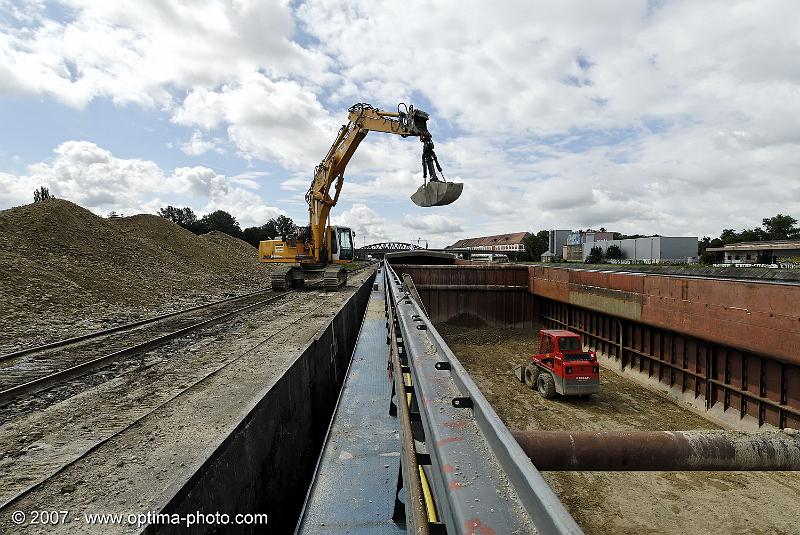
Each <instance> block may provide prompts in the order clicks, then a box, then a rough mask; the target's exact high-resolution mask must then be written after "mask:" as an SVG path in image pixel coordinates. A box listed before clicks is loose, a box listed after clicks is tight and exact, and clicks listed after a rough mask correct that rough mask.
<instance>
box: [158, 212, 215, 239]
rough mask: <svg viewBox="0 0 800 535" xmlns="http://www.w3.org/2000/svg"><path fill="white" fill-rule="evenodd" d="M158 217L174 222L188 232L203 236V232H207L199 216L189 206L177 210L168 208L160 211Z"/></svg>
mask: <svg viewBox="0 0 800 535" xmlns="http://www.w3.org/2000/svg"><path fill="white" fill-rule="evenodd" d="M158 215H159V216H161V217H163V218H164V219H168V220H170V221H172V222H173V223H175V224H176V225H180V226H181V227H183V228H185V229H186V230H189V231H191V232H194V233H195V234H202V233H203V232H207V231H206V230H205V229H204V228H203V227H202V225H201V224H200V222H199V221H198V220H197V216H196V215H195V213H194V212H193V211H192V209H191V208H189V207H188V206H186V207H184V208H175V207H174V206H167V207H165V208H161V209H160V210H159V211H158Z"/></svg>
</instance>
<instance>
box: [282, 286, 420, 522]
mask: <svg viewBox="0 0 800 535" xmlns="http://www.w3.org/2000/svg"><path fill="white" fill-rule="evenodd" d="M375 282H376V284H377V287H378V289H377V290H373V291H372V294H371V295H370V300H369V304H368V305H367V312H366V315H365V317H364V323H363V324H362V325H361V331H360V333H359V335H358V341H357V342H356V348H355V350H354V352H353V359H352V362H351V364H350V370H349V373H348V376H347V379H346V380H345V384H344V387H343V388H342V393H341V396H340V398H339V403H338V406H337V408H336V414H335V415H334V419H333V422H332V425H331V428H330V430H329V432H328V438H327V441H326V443H325V449H324V451H323V453H322V457H321V461H320V463H319V466H318V467H317V473H316V477H315V480H314V483H313V484H312V487H311V490H310V492H309V495H308V498H307V500H306V504H305V507H304V509H303V515H302V518H301V520H300V524H299V526H298V529H297V532H296V533H299V534H332V533H335V534H339V533H348V534H362V533H363V534H396V533H405V532H406V530H405V526H404V525H397V524H395V523H394V522H393V521H392V513H393V511H394V491H395V488H396V482H397V474H398V470H399V467H400V443H399V439H398V436H397V432H398V431H397V418H394V417H391V416H389V392H391V387H392V383H391V377H390V375H389V374H388V373H387V370H386V368H387V363H388V359H389V356H388V355H389V353H388V346H387V345H386V340H387V331H386V319H385V316H384V310H385V309H384V305H385V294H384V287H383V277H382V276H378V277H376V279H375Z"/></svg>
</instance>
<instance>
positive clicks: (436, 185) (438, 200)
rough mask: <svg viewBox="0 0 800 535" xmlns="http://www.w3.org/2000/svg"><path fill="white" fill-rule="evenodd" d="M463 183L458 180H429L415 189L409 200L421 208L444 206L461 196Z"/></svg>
mask: <svg viewBox="0 0 800 535" xmlns="http://www.w3.org/2000/svg"><path fill="white" fill-rule="evenodd" d="M463 189H464V184H461V183H459V182H443V181H436V180H433V181H430V182H428V183H427V184H425V185H422V186H420V187H419V189H417V191H416V192H415V193H414V195H412V196H411V200H412V201H414V204H416V205H417V206H421V207H423V208H429V207H431V206H446V205H448V204H450V203H453V202H455V201H456V199H458V198H459V197H461V191H462V190H463Z"/></svg>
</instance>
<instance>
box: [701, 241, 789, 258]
mask: <svg viewBox="0 0 800 535" xmlns="http://www.w3.org/2000/svg"><path fill="white" fill-rule="evenodd" d="M706 251H709V252H720V253H724V254H725V256H724V258H723V262H725V263H726V264H777V263H782V262H792V263H797V262H796V259H798V258H800V240H774V241H751V242H739V243H729V244H728V245H725V246H723V247H709V248H708V249H706Z"/></svg>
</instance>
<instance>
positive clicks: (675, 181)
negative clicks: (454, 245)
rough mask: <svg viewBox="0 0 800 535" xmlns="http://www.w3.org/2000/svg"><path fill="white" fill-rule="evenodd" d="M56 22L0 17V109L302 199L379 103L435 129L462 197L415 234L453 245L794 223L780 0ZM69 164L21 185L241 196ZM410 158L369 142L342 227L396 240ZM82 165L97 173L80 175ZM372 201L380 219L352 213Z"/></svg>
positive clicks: (37, 12)
mask: <svg viewBox="0 0 800 535" xmlns="http://www.w3.org/2000/svg"><path fill="white" fill-rule="evenodd" d="M0 1H2V0H0ZM0 5H2V6H3V7H5V6H6V4H0ZM66 5H67V6H68V8H69V9H67V10H65V11H67V12H68V13H70V14H69V19H68V20H59V21H56V20H50V19H47V18H46V16H45V10H44V9H43V8H42V7H41V6H40V5H39V4H38V3H36V2H34V3H31V4H30V6H28V7H26V8H25V9H17V8H10V9H7V10H4V11H7V12H8V13H10V15H9V17H10V19H9V20H11V19H13V21H15V24H16V25H10V24H7V25H5V26H2V25H0V92H1V93H4V94H10V93H13V94H35V95H47V96H51V97H52V98H55V99H57V100H59V101H60V102H63V103H65V104H67V105H70V106H76V107H80V106H85V105H86V103H87V102H89V101H90V100H92V99H94V98H109V99H112V100H114V101H115V102H117V103H127V102H134V103H138V104H141V105H144V106H155V107H156V108H158V109H161V110H162V111H161V113H165V114H167V115H169V117H171V119H172V121H173V123H174V124H176V125H180V126H185V127H187V134H186V138H189V136H190V135H191V138H190V139H189V141H187V142H186V143H183V144H181V145H180V147H181V149H182V150H184V151H185V152H187V153H188V154H194V155H198V154H202V153H205V152H207V151H209V150H213V149H214V148H215V147H218V146H219V145H221V144H223V143H231V144H232V146H233V147H235V150H236V151H238V153H239V155H241V156H242V157H244V158H246V159H248V160H255V159H260V160H264V161H267V162H270V163H273V164H278V165H280V166H281V167H283V168H284V170H285V171H286V172H285V174H283V175H278V176H276V178H277V180H279V181H281V187H282V188H284V189H287V190H289V191H296V192H300V193H301V194H302V192H304V191H305V189H306V188H307V187H308V183H309V182H310V179H311V173H312V171H313V168H314V166H315V165H316V164H317V163H318V162H319V160H320V159H321V158H322V156H323V155H324V153H325V152H326V151H327V149H328V147H329V146H330V143H331V142H332V141H333V139H334V137H335V135H336V132H337V130H338V128H339V125H341V124H342V123H343V122H344V121H345V118H346V109H347V107H348V106H349V105H350V104H351V103H353V102H356V101H371V102H373V103H374V104H377V105H381V106H386V107H389V108H393V106H394V103H395V102H397V101H401V100H402V101H406V102H408V101H409V99H410V97H411V96H413V98H414V100H416V101H417V102H415V104H419V105H420V106H421V107H423V108H425V109H427V111H429V112H430V113H431V121H430V128H431V131H432V132H433V133H434V136H435V140H436V143H437V152H438V154H439V159H440V161H441V162H442V164H443V165H444V167H445V172H446V174H447V176H448V177H453V178H454V179H458V180H462V179H463V182H464V183H465V187H464V195H463V196H462V198H461V199H459V201H458V202H457V203H455V204H454V205H451V206H449V207H445V208H443V209H438V210H437V211H436V212H435V213H434V212H433V211H431V212H430V213H429V214H426V217H427V216H428V215H436V216H440V218H441V220H439V221H438V223H439V224H441V225H444V223H442V221H444V220H447V221H450V222H451V223H454V224H456V225H457V224H461V225H462V226H463V228H464V231H463V233H464V234H469V235H478V234H481V233H502V232H507V231H517V230H526V229H527V230H538V229H540V228H551V227H565V226H567V227H570V226H571V227H576V228H577V227H587V226H593V227H599V226H606V227H607V228H613V229H615V230H620V231H623V232H658V233H661V234H670V233H671V234H701V235H702V234H704V233H711V234H717V233H719V232H720V231H721V230H722V228H723V227H729V226H735V227H738V228H741V227H745V226H753V225H756V224H758V222H759V221H760V220H761V218H762V217H765V216H769V215H772V214H774V213H777V212H783V213H786V212H789V213H793V214H795V215H796V216H800V186H798V185H797V176H796V175H797V169H798V164H799V163H800V161H798V159H799V158H800V156H798V155H800V128H798V126H797V125H796V118H795V117H796V116H797V113H796V111H797V110H800V90H799V89H800V63H798V62H797V61H796V58H797V57H798V55H799V54H798V53H799V52H800V19H799V18H798V17H796V16H793V15H794V13H795V12H796V4H795V2H793V1H791V0H774V1H766V0H761V1H759V0H753V1H731V0H710V1H707V2H692V1H688V0H674V1H671V2H653V1H647V0H608V1H606V2H589V3H587V2H577V1H575V2H572V1H565V2H544V1H539V2H517V3H511V4H507V5H504V6H503V8H502V9H501V8H498V6H496V5H494V4H488V3H485V2H479V1H478V0H467V1H461V2H456V1H455V0H443V1H441V2H436V3H435V4H431V3H430V2H424V1H422V0H410V1H409V2H403V3H402V4H399V3H396V2H389V1H387V0H377V1H374V0H370V1H364V0H362V1H355V2H354V1H351V0H348V1H344V0H309V1H308V2H304V3H302V4H299V5H298V4H294V3H288V2H278V1H271V2H255V1H244V0H243V1H234V2H223V1H221V0H220V1H217V0H209V1H208V2H205V3H203V4H197V5H192V6H188V5H184V4H180V3H178V2H177V0H174V1H167V2H164V1H156V0H144V1H142V2H133V3H131V2H129V3H119V2H117V3H114V2H103V1H100V0H69V2H67V3H66ZM398 21H414V23H413V24H406V23H399V22H398ZM298 35H301V36H302V42H303V44H302V45H300V44H298V42H297V40H299V39H300V38H298V37H297V36H298ZM156 108H154V110H155V109H156ZM154 113H156V112H155V111H154ZM225 136H227V139H219V138H220V137H225ZM186 138H184V139H186ZM82 150H83V151H84V152H86V151H85V148H84V149H81V148H80V147H71V148H70V151H72V152H70V153H69V154H66V153H65V154H59V155H57V156H56V159H55V160H54V161H53V162H51V163H48V164H46V165H45V167H43V168H41V169H39V168H37V166H36V165H34V166H32V169H31V176H35V175H36V173H42V174H43V176H47V173H52V174H57V175H58V176H59V177H61V178H60V179H59V187H61V184H62V183H63V187H65V188H67V191H72V190H69V187H73V189H74V190H75V192H76V194H78V193H79V191H78V190H79V189H80V187H82V186H83V184H90V185H91V188H90V189H91V191H92V192H93V193H92V195H94V197H93V198H92V199H87V200H93V201H95V202H100V201H102V200H103V199H106V198H108V197H109V196H112V197H114V198H119V197H120V196H124V193H120V192H124V191H125V188H126V187H127V186H126V181H125V177H123V176H122V174H119V175H114V174H113V172H118V173H124V174H125V175H126V176H130V177H132V178H130V181H132V182H136V183H140V184H142V186H137V188H136V189H137V191H145V190H146V188H155V186H154V185H151V184H150V182H148V181H150V180H154V183H159V182H160V181H164V182H170V183H171V182H174V185H173V186H171V187H172V188H173V189H171V190H170V191H171V192H172V193H171V194H174V195H176V196H180V195H184V194H185V195H200V193H198V192H199V191H208V192H212V191H213V192H214V193H213V195H215V197H214V199H216V200H217V201H220V200H221V199H228V202H229V203H230V204H231V206H245V205H246V203H247V202H256V201H257V198H253V197H249V195H255V196H257V195H258V192H257V189H256V188H255V186H256V184H255V182H254V181H253V180H252V179H250V180H244V181H241V182H238V183H237V182H236V181H234V180H233V179H227V178H224V177H223V179H222V182H220V183H215V180H214V179H213V178H212V177H205V175H203V176H197V177H194V178H192V179H191V180H189V179H188V178H185V177H184V178H182V175H181V173H178V171H177V170H176V171H173V172H172V173H168V172H164V171H161V170H160V169H155V170H153V166H154V165H155V164H154V163H153V162H149V161H148V160H146V159H144V160H134V159H131V160H125V161H124V162H126V163H125V164H124V165H125V166H126V167H124V170H123V164H122V163H119V162H117V161H115V160H114V159H113V157H112V156H110V155H108V157H110V158H112V159H111V160H107V161H105V162H104V161H102V158H103V157H104V156H103V154H100V153H97V152H96V151H93V150H89V151H88V154H84V155H83V156H82V155H81V151H82ZM419 150H420V148H419V143H418V142H417V140H414V139H410V140H402V139H399V138H397V137H396V136H383V135H382V134H377V133H376V134H372V135H370V136H368V137H367V138H366V139H365V140H364V142H363V143H362V145H361V147H360V148H359V150H358V152H357V153H356V155H355V157H354V158H353V160H352V162H351V165H350V166H349V167H348V172H347V173H346V176H347V180H346V182H345V186H344V190H343V193H342V195H343V197H342V199H343V200H347V201H349V202H353V203H355V204H354V205H353V206H352V208H350V210H348V211H346V212H343V213H342V214H340V215H341V216H342V217H345V219H347V218H351V219H352V221H355V222H359V221H366V223H363V225H364V230H365V231H371V232H374V233H375V234H376V235H378V234H381V233H382V235H384V236H388V235H389V234H391V235H392V236H393V237H397V238H398V239H399V238H401V237H402V235H404V234H403V233H405V232H408V231H409V229H408V227H404V226H403V219H402V216H403V214H404V213H405V212H406V211H407V209H406V206H408V208H409V209H411V208H412V207H411V205H410V204H408V203H409V201H408V196H409V195H410V194H411V193H412V192H413V191H414V190H415V189H416V187H417V186H419V184H420V183H421V176H420V164H419ZM85 156H89V157H96V158H101V160H98V161H96V162H85V161H82V160H81V158H83V157H85ZM143 157H146V155H143ZM61 160H63V162H61ZM75 162H78V163H75ZM109 162H110V163H109ZM58 165H61V166H62V167H58V168H57V169H56V167H57V166H58ZM104 166H106V167H104ZM87 169H88V170H93V169H94V170H100V169H102V170H104V172H112V174H110V175H108V176H109V178H108V179H105V180H95V179H92V178H91V177H92V176H100V175H99V174H97V175H92V174H91V173H89V175H91V176H84V175H86V173H87V172H88V171H87ZM81 173H84V175H81ZM159 173H160V174H159ZM187 174H191V173H189V172H187ZM201 175H202V173H201ZM2 176H3V177H5V178H2V179H0V180H3V182H4V185H7V186H8V187H7V188H6V189H4V190H3V191H2V192H0V196H3V195H5V196H6V197H9V196H11V197H13V196H19V195H21V194H20V193H19V191H22V190H20V186H19V184H18V183H17V182H14V181H13V180H12V181H11V182H14V184H11V183H10V182H9V181H10V179H9V178H8V176H13V175H2ZM152 177H160V178H157V179H153V178H152ZM92 180H94V182H92ZM73 183H75V184H80V187H79V186H77V185H76V186H69V185H70V184H73ZM107 184H113V187H111V186H108V185H107ZM181 184H183V186H180V185H181ZM118 187H119V188H121V189H117V188H118ZM179 187H184V190H181V191H178V190H177V189H174V188H179ZM225 187H227V188H228V189H227V190H225ZM25 188H29V186H28V185H26V186H25ZM231 188H234V189H231ZM237 188H238V189H237ZM18 190H19V191H18ZM25 191H26V192H27V191H28V190H27V189H26V190H25ZM226 191H227V193H226ZM233 191H235V192H236V193H235V194H234V193H231V192H233ZM150 194H151V195H153V198H160V197H159V191H158V190H157V189H153V191H152V193H150ZM210 194H211V193H209V195H210ZM143 195H145V194H144V193H142V194H139V193H137V194H136V195H135V196H134V197H135V198H136V199H139V200H141V199H144V196H143ZM25 196H26V198H27V196H28V193H25ZM388 201H391V202H395V205H389V204H384V203H387V202H388ZM137 202H139V201H137ZM237 203H239V204H237ZM379 203H381V204H379ZM401 203H406V204H401ZM260 205H262V206H263V202H261V204H260ZM356 206H358V207H359V208H358V210H356ZM377 206H382V209H381V210H380V215H378V216H376V217H377V218H378V219H383V221H382V222H381V221H378V220H376V219H375V217H373V216H372V215H370V214H369V213H367V212H366V211H365V210H364V209H368V210H371V211H372V214H377V213H378V212H377V211H376V210H377V208H376V207H377ZM248 211H249V210H248ZM256 211H257V210H256ZM264 213H266V212H264ZM334 215H336V214H335V213H334ZM429 219H430V220H431V221H434V220H435V218H429ZM416 221H417V220H413V224H421V223H417V222H416ZM441 225H440V226H437V225H434V224H433V223H431V224H430V225H429V228H427V229H419V231H430V232H433V230H432V229H434V228H446V225H445V226H441ZM453 228H455V227H453ZM376 229H380V232H377V230H376ZM419 231H418V232H419ZM452 232H453V233H457V232H458V231H452ZM443 236H445V235H443ZM442 239H444V238H442Z"/></svg>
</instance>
